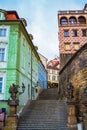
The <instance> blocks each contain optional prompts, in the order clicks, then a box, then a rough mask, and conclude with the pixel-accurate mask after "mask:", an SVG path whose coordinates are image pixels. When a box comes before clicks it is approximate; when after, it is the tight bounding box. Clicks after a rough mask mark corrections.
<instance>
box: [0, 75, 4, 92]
mask: <svg viewBox="0 0 87 130" xmlns="http://www.w3.org/2000/svg"><path fill="white" fill-rule="evenodd" d="M2 85H3V78H2V77H0V93H2Z"/></svg>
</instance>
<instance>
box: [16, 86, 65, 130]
mask: <svg viewBox="0 0 87 130" xmlns="http://www.w3.org/2000/svg"><path fill="white" fill-rule="evenodd" d="M18 130H67V105H66V103H65V102H64V101H63V100H57V88H51V89H47V90H43V92H42V93H41V94H40V95H39V97H38V99H37V100H32V101H31V103H30V104H29V105H28V104H27V106H26V108H25V110H24V111H23V113H22V115H21V116H20V118H19V123H18Z"/></svg>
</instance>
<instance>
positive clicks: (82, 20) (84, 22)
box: [78, 16, 86, 24]
mask: <svg viewBox="0 0 87 130" xmlns="http://www.w3.org/2000/svg"><path fill="white" fill-rule="evenodd" d="M78 23H79V24H86V19H85V17H84V16H80V17H79V18H78Z"/></svg>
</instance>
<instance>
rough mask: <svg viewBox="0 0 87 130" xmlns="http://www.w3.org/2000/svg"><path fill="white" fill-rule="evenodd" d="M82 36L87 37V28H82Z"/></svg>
mask: <svg viewBox="0 0 87 130" xmlns="http://www.w3.org/2000/svg"><path fill="white" fill-rule="evenodd" d="M82 36H83V37H87V29H82Z"/></svg>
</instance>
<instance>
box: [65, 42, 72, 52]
mask: <svg viewBox="0 0 87 130" xmlns="http://www.w3.org/2000/svg"><path fill="white" fill-rule="evenodd" d="M70 44H71V43H70V42H65V43H64V48H65V51H70V50H71V46H70ZM66 45H69V49H67V48H66Z"/></svg>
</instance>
